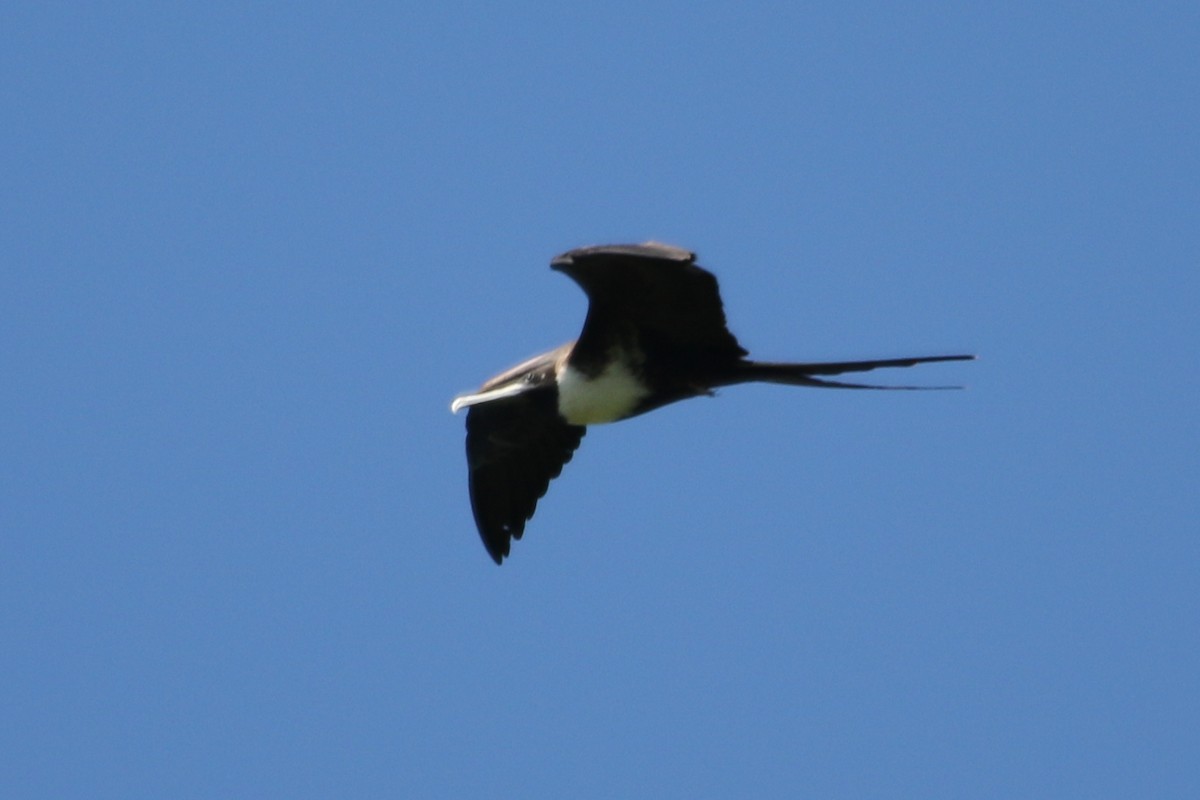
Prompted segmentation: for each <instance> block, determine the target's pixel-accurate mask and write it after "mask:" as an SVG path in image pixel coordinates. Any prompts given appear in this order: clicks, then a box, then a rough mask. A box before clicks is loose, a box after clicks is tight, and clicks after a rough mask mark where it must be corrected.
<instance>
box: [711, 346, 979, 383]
mask: <svg viewBox="0 0 1200 800" xmlns="http://www.w3.org/2000/svg"><path fill="white" fill-rule="evenodd" d="M974 359H975V356H971V355H954V356H917V357H915V358H886V359H879V360H877V361H829V362H818V363H813V364H782V363H772V362H768V361H742V362H739V363H738V365H737V369H736V370H735V371H734V373H733V375H732V379H731V380H730V381H729V383H731V384H734V383H752V382H763V383H782V384H786V385H788V386H817V387H820V388H824V389H889V390H906V391H912V390H924V389H961V388H962V387H961V386H879V385H876V384H870V383H846V382H844V381H830V380H822V379H821V378H817V377H814V376H816V375H841V374H842V373H845V372H868V371H870V370H873V369H880V368H883V367H911V366H914V365H916V364H932V363H935V362H938V361H973V360H974Z"/></svg>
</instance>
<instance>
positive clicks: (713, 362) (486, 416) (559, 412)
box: [450, 242, 974, 564]
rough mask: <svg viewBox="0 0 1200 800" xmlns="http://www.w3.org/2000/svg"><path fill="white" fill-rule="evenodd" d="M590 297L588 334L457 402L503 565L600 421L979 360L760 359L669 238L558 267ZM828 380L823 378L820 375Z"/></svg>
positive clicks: (585, 253) (494, 553)
mask: <svg viewBox="0 0 1200 800" xmlns="http://www.w3.org/2000/svg"><path fill="white" fill-rule="evenodd" d="M550 266H551V268H552V269H554V270H557V271H559V272H564V273H566V274H567V275H569V276H570V277H571V278H572V279H574V280H575V282H576V283H578V284H579V285H580V286H581V287H582V288H583V291H584V292H585V293H586V294H587V297H588V311H587V318H586V319H585V320H584V322H583V330H582V331H581V332H580V334H579V338H578V339H576V340H575V341H573V342H568V343H566V344H564V345H562V346H561V347H558V348H556V349H554V350H551V351H550V352H548V353H543V354H542V355H540V356H535V357H534V358H531V359H529V360H528V361H525V362H524V363H521V364H518V365H517V366H515V367H513V368H512V369H509V370H507V371H505V372H502V373H500V374H499V375H497V376H495V377H494V378H492V379H490V380H489V381H487V382H486V383H484V384H483V386H481V387H480V388H479V391H477V392H471V393H469V394H462V395H459V396H458V397H456V398H454V402H453V403H451V405H450V409H451V411H452V412H456V413H457V412H458V410H459V409H462V408H465V409H467V469H468V476H469V477H468V482H469V486H470V493H471V509H472V511H473V512H474V514H475V524H476V526H477V527H478V528H479V535H480V537H482V539H483V546H484V547H485V548H487V551H488V555H490V556H491V557H492V560H493V561H495V562H496V563H497V564H500V563H501V562H502V561H503V560H504V558H505V556H507V555H508V554H509V548H510V547H511V544H512V540H513V539H520V538H521V534H522V533H524V531H525V523H526V522H528V521H529V520H530V519H531V518H532V517H533V512H534V509H535V508H536V507H537V501H538V500H539V499H540V498H541V497H542V496H543V495H544V494H545V493H546V488H547V487H548V486H549V485H550V481H551V480H552V479H554V478H557V477H558V475H559V474H560V473H561V472H562V468H563V465H564V464H566V463H567V462H568V461H570V460H571V456H572V455H573V454H574V452H575V449H576V448H577V447H579V442H580V441H581V440H582V439H583V434H584V432H585V431H586V430H587V426H588V425H595V424H598V423H601V422H617V421H618V420H623V419H628V418H630V417H635V416H637V415H639V414H645V413H646V412H647V411H653V410H654V409H656V408H660V407H661V406H665V405H667V404H668V403H674V402H676V401H677V400H685V399H687V398H689V397H697V396H699V395H712V394H713V393H714V390H715V389H717V388H719V387H722V386H732V385H734V384H738V383H751V382H765V383H781V384H787V385H790V386H815V387H821V388H834V389H920V388H929V389H936V388H951V387H916V386H875V385H870V384H862V383H844V382H841V381H834V380H828V379H827V378H825V377H824V376H828V375H840V374H842V373H846V372H866V371H868V370H872V369H878V368H880V367H911V366H913V365H914V364H925V363H930V362H935V361H967V360H970V359H973V358H974V356H973V355H949V356H916V357H912V358H888V359H879V360H875V361H834V362H820V363H776V362H765V361H751V360H749V359H748V358H746V356H747V355H748V353H747V351H746V350H744V349H743V348H742V347H741V345H739V344H738V342H737V339H735V338H734V336H733V334H732V333H730V332H729V329H728V328H727V327H726V325H725V312H724V310H723V308H722V305H721V296H720V293H719V291H718V288H717V279H716V278H715V277H714V276H713V274H712V273H711V272H708V271H707V270H705V269H703V268H701V267H700V266H698V265H697V264H696V255H695V253H691V252H688V251H687V250H683V249H681V248H678V247H672V246H670V245H666V244H660V243H658V242H646V243H645V244H618V245H601V246H598V247H584V248H580V249H578V250H571V251H569V252H566V253H563V254H562V255H560V256H558V257H557V258H555V259H554V260H553V261H551V262H550ZM818 376H821V377H818Z"/></svg>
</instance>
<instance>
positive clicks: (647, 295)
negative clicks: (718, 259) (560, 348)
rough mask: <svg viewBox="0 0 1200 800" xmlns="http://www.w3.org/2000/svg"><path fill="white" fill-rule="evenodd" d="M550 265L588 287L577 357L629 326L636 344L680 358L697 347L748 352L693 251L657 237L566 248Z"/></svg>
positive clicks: (716, 353) (593, 353) (596, 351)
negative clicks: (619, 327)
mask: <svg viewBox="0 0 1200 800" xmlns="http://www.w3.org/2000/svg"><path fill="white" fill-rule="evenodd" d="M550 266H551V267H552V268H553V269H555V270H558V271H560V272H564V273H566V274H567V275H569V276H570V277H571V278H573V279H574V280H575V282H576V283H578V284H579V285H580V286H581V287H582V288H583V290H584V292H586V293H587V296H588V315H587V319H586V320H585V321H584V323H583V331H582V332H581V333H580V335H579V341H578V343H577V345H576V347H575V356H576V357H578V358H580V359H583V360H592V359H593V357H594V358H595V359H596V360H599V359H602V358H603V357H605V356H606V355H607V350H608V348H609V347H610V346H611V343H612V342H613V341H620V340H621V339H622V338H623V337H624V335H625V333H626V331H624V330H613V329H610V328H611V326H612V325H614V324H619V325H622V326H630V327H631V328H632V330H633V331H634V332H636V334H637V336H638V338H639V339H640V344H641V345H642V346H649V347H656V346H657V347H658V348H661V349H662V350H663V351H664V354H665V353H671V354H672V355H674V356H676V357H678V356H680V355H682V354H686V353H703V354H704V355H705V356H706V357H709V358H713V357H715V358H718V359H727V360H730V361H732V360H734V359H737V358H741V357H742V356H744V355H746V351H745V350H744V349H743V348H742V347H741V346H740V345H739V344H738V342H737V339H736V338H735V337H734V335H733V334H732V333H730V332H729V328H728V327H727V326H726V323H725V310H724V307H723V305H722V303H721V294H720V290H719V288H718V285H717V279H716V277H715V276H713V274H712V273H711V272H709V271H707V270H705V269H703V268H702V267H699V266H697V265H696V255H695V254H694V253H691V252H689V251H687V250H683V249H681V248H678V247H672V246H670V245H665V244H659V243H657V242H647V243H645V244H624V245H602V246H599V247H584V248H580V249H578V250H571V251H569V252H566V253H563V254H562V255H560V256H557V257H556V258H555V259H554V260H553V261H551V262H550Z"/></svg>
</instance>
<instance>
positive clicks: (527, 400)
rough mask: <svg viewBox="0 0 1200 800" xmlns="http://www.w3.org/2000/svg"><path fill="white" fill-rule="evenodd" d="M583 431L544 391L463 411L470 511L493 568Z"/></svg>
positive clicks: (574, 446) (581, 437)
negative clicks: (567, 418) (564, 418)
mask: <svg viewBox="0 0 1200 800" xmlns="http://www.w3.org/2000/svg"><path fill="white" fill-rule="evenodd" d="M586 430H587V429H586V428H584V427H582V426H580V425H568V424H567V423H566V421H565V420H563V418H562V417H560V416H559V414H558V409H557V408H556V407H555V401H554V394H553V392H552V391H550V390H548V389H546V390H539V389H534V390H531V391H527V392H524V393H523V394H520V395H517V396H516V397H510V398H504V399H499V400H494V401H491V402H486V403H481V404H479V405H474V406H471V407H470V409H469V410H468V412H467V468H468V470H469V483H470V489H471V510H472V511H474V512H475V524H476V526H477V527H478V528H479V536H480V537H481V538H482V539H483V546H484V547H485V548H487V551H488V555H490V556H491V557H492V560H493V561H495V562H496V563H497V564H499V563H501V562H502V561H503V560H504V557H505V556H507V555H508V552H509V547H510V546H511V543H512V540H513V539H520V538H521V534H522V533H524V532H525V523H526V522H528V521H529V519H530V518H531V517H533V512H534V511H535V510H536V508H537V501H538V500H539V499H541V497H542V496H543V495H544V494H545V493H546V489H547V487H549V485H550V481H551V480H553V479H554V478H557V477H558V476H559V474H560V473H561V472H562V468H563V465H564V464H566V463H567V462H568V461H570V460H571V456H572V455H574V453H575V449H576V448H577V447H579V442H580V441H581V440H582V439H583V434H584V433H585V432H586Z"/></svg>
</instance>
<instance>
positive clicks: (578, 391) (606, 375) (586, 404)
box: [558, 361, 650, 425]
mask: <svg viewBox="0 0 1200 800" xmlns="http://www.w3.org/2000/svg"><path fill="white" fill-rule="evenodd" d="M649 393H650V392H649V391H648V390H647V389H646V387H645V386H643V385H642V383H641V382H640V381H638V379H637V378H636V377H634V375H633V373H632V372H630V371H629V369H628V368H626V367H625V365H624V364H623V363H621V362H620V361H614V362H612V363H611V364H609V366H608V368H607V369H605V370H604V372H601V373H600V374H599V375H597V376H595V377H590V376H588V375H585V374H583V373H582V372H579V371H577V370H575V369H572V368H571V367H570V366H569V365H568V366H566V367H564V369H563V370H562V372H560V373H559V375H558V411H559V413H560V414H562V415H563V417H564V418H565V419H566V420H567V422H569V423H571V424H572V425H596V424H599V423H601V422H616V421H617V420H619V419H624V418H625V417H627V416H629V415H630V414H631V413H633V410H634V409H635V408H637V404H638V403H639V402H640V401H641V400H642V399H643V398H644V397H646V395H648V394H649Z"/></svg>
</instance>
